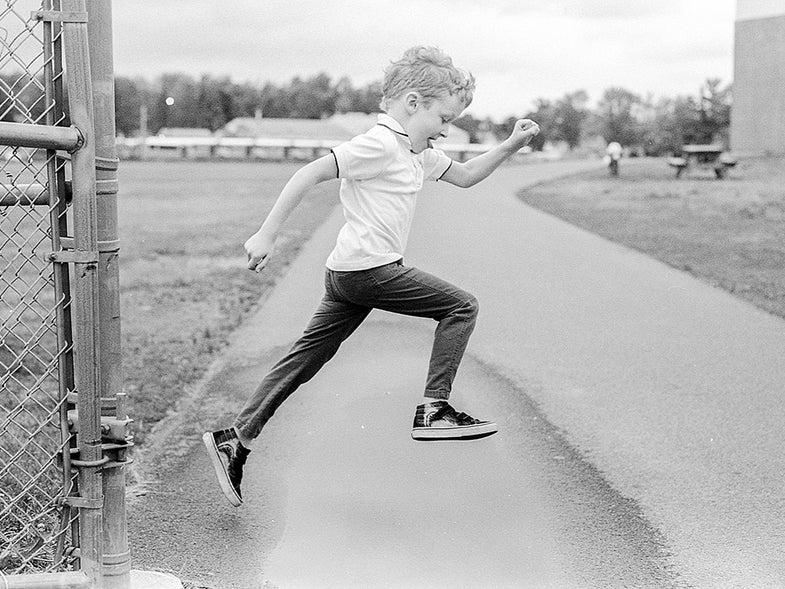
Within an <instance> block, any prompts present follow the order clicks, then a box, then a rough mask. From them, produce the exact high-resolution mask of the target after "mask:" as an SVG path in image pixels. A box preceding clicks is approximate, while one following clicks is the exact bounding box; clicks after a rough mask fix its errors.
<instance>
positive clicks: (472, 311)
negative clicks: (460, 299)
mask: <svg viewBox="0 0 785 589" xmlns="http://www.w3.org/2000/svg"><path fill="white" fill-rule="evenodd" d="M461 310H462V311H463V312H464V313H466V314H467V315H469V316H470V317H472V318H475V317H477V315H478V314H479V312H480V301H478V300H477V297H475V296H474V295H472V294H469V293H468V292H467V293H466V299H465V300H464V303H463V306H462V307H461Z"/></svg>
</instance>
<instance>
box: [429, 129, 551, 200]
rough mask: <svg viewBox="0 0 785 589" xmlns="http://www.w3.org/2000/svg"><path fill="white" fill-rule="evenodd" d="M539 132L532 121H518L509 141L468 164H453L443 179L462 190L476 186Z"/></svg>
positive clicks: (506, 140)
mask: <svg viewBox="0 0 785 589" xmlns="http://www.w3.org/2000/svg"><path fill="white" fill-rule="evenodd" d="M539 132H540V126H539V125H538V124H537V123H535V122H534V121H532V120H530V119H521V120H519V121H516V123H515V126H514V127H513V130H512V133H510V136H509V137H508V138H507V139H505V140H504V141H503V142H501V143H500V144H499V145H497V146H495V147H494V148H492V149H491V150H489V151H486V152H485V153H483V154H482V155H478V156H477V157H474V158H472V159H470V160H469V161H467V162H464V163H459V162H453V164H452V166H450V168H449V169H448V170H447V171H446V172H445V173H444V176H442V178H441V179H442V180H444V181H445V182H449V183H450V184H455V185H456V186H460V187H462V188H468V187H469V186H474V185H475V184H477V183H478V182H479V181H480V180H484V179H485V178H487V177H488V176H490V175H491V173H492V172H493V171H494V170H495V169H496V168H498V167H499V166H500V165H501V164H502V162H504V160H506V159H507V158H509V157H510V156H511V155H513V154H515V153H516V152H517V151H518V150H519V149H521V148H522V147H523V146H524V145H526V144H527V143H529V141H531V138H532V137H534V136H535V135H537V133H539Z"/></svg>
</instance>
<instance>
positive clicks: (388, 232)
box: [327, 114, 452, 271]
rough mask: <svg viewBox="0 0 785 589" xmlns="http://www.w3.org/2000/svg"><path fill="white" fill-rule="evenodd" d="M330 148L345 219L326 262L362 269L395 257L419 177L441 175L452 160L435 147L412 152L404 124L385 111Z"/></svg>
mask: <svg viewBox="0 0 785 589" xmlns="http://www.w3.org/2000/svg"><path fill="white" fill-rule="evenodd" d="M332 152H333V155H334V156H335V162H336V164H337V166H338V177H339V178H341V179H342V180H341V192H340V196H341V204H342V206H343V214H344V218H345V219H346V223H345V224H344V226H343V228H342V229H341V231H340V233H339V234H338V239H337V242H336V244H335V249H333V251H332V253H331V254H330V257H329V258H328V259H327V267H328V268H330V269H331V270H336V271H354V270H367V269H368V268H375V267H377V266H382V265H384V264H389V263H391V262H395V261H397V260H400V259H401V258H403V252H404V250H405V249H406V242H407V240H408V239H409V229H410V228H411V224H412V219H413V217H414V209H415V206H416V204H417V193H418V192H419V191H420V189H421V188H422V185H423V181H424V180H438V179H439V178H441V177H442V176H443V175H444V173H445V172H446V171H447V170H448V169H449V167H450V166H451V165H452V160H451V159H450V158H449V157H448V156H447V155H445V153H444V152H443V151H441V150H439V149H432V148H429V149H426V150H425V151H423V152H421V153H413V152H412V145H411V142H410V141H409V136H408V135H407V134H406V132H405V131H404V130H403V127H401V125H400V123H398V121H396V120H395V119H394V118H392V117H391V116H389V115H386V114H380V115H379V119H378V122H377V124H376V126H374V127H373V128H372V129H370V130H368V131H367V132H366V133H363V134H362V135H358V136H357V137H355V138H354V139H352V140H350V141H347V142H346V143H342V144H341V145H338V146H337V147H335V148H334V149H333V150H332Z"/></svg>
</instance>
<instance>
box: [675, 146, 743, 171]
mask: <svg viewBox="0 0 785 589" xmlns="http://www.w3.org/2000/svg"><path fill="white" fill-rule="evenodd" d="M668 165H669V166H671V167H673V168H676V177H677V178H678V177H680V176H681V175H682V173H683V172H684V170H686V169H688V168H697V169H713V170H714V174H715V175H716V176H717V178H718V179H722V178H724V177H725V172H727V171H728V169H729V168H732V167H733V166H735V165H736V159H735V158H733V157H732V156H731V155H730V154H729V153H727V152H726V151H725V148H724V147H722V146H721V145H683V146H682V148H681V156H680V157H671V158H668Z"/></svg>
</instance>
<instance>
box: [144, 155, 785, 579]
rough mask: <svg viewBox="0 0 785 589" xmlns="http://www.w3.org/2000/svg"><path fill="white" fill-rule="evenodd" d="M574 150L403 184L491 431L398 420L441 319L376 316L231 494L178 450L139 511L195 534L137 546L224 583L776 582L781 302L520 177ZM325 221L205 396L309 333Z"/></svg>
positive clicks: (468, 384) (409, 410)
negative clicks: (760, 299)
mask: <svg viewBox="0 0 785 589" xmlns="http://www.w3.org/2000/svg"><path fill="white" fill-rule="evenodd" d="M565 165H573V166H576V167H579V166H586V165H587V164H586V163H581V162H576V163H573V164H569V163H568V164H564V163H562V164H558V165H555V166H552V165H546V164H543V165H538V166H533V165H532V166H507V167H504V168H502V169H501V170H499V171H498V172H497V174H496V175H495V176H493V177H492V179H491V180H489V181H487V182H486V183H482V184H480V185H478V186H477V187H475V188H473V189H471V190H459V189H456V188H454V187H451V186H449V185H445V184H441V183H439V184H436V185H435V186H430V187H429V188H428V189H427V190H425V191H424V192H423V194H422V196H421V199H420V203H419V205H418V206H419V209H418V216H417V218H416V221H415V226H414V228H413V232H412V238H411V243H410V249H409V251H408V253H407V260H406V262H407V263H408V264H412V265H416V266H419V267H421V268H423V269H425V270H428V271H431V272H433V273H435V274H437V275H439V276H441V277H443V278H445V279H447V280H450V281H453V282H455V283H456V284H459V285H460V286H462V287H464V288H466V289H467V290H469V291H471V292H473V293H474V294H476V295H477V296H478V298H479V300H480V303H481V312H480V321H479V323H478V327H477V330H476V331H475V334H474V336H473V338H472V342H471V344H470V348H469V355H468V357H467V360H466V362H465V365H464V366H462V368H461V371H460V373H459V377H458V380H457V381H456V390H455V394H454V399H455V404H456V406H459V408H461V409H465V410H467V411H469V412H471V413H474V414H477V415H478V416H481V417H491V418H495V419H497V420H498V421H499V424H500V426H501V431H500V433H499V434H497V435H496V436H493V437H491V438H487V439H485V440H480V441H476V442H470V443H443V444H440V443H436V444H424V443H415V442H412V441H411V440H410V439H409V427H410V422H411V418H412V414H413V408H414V404H416V403H417V402H418V401H419V398H418V396H419V391H420V390H421V389H422V386H423V383H424V378H425V370H426V367H427V356H428V352H429V347H430V330H432V324H429V322H428V321H427V320H415V319H409V318H399V317H397V316H393V315H389V314H384V313H378V312H374V313H373V314H372V315H371V317H370V318H369V319H368V321H367V324H365V325H363V326H362V327H361V328H360V330H358V332H357V333H356V334H355V335H353V336H352V338H351V339H350V340H349V341H348V342H347V343H346V344H345V345H344V347H343V348H342V349H341V351H340V352H339V354H338V356H337V357H336V358H335V359H334V360H333V361H331V362H330V363H329V364H328V365H327V367H325V369H324V370H323V372H321V373H320V374H319V375H317V377H316V378H315V379H314V380H313V381H311V383H308V384H307V385H306V386H305V387H303V389H301V390H300V391H298V393H297V394H295V395H294V396H293V397H292V398H291V399H290V400H289V401H287V403H285V404H284V406H283V407H282V408H281V409H280V410H279V412H278V414H277V415H276V416H275V418H274V419H273V420H272V421H271V422H270V424H269V425H268V427H267V428H266V429H265V432H264V433H263V435H262V436H261V438H260V439H259V440H258V444H257V447H256V448H255V450H254V453H253V454H252V455H251V459H250V462H249V467H248V474H247V479H246V481H245V484H244V489H245V493H246V505H245V506H243V507H242V508H241V509H240V510H232V509H231V508H229V507H228V506H227V507H224V506H223V505H221V506H220V507H219V508H218V509H217V510H216V509H215V508H211V507H209V506H208V507H205V505H204V503H203V499H204V497H205V496H207V497H208V498H209V499H216V498H217V491H216V488H215V485H214V482H213V481H212V475H211V473H210V471H209V466H208V463H207V459H206V458H205V457H204V456H203V455H202V454H201V453H200V451H194V450H193V448H188V447H186V448H184V449H183V453H184V454H185V455H186V459H185V460H186V467H185V468H184V469H183V471H182V475H181V476H182V479H180V478H177V484H178V485H179V488H178V489H177V492H175V491H173V490H172V489H171V488H169V490H168V491H160V492H159V493H157V494H155V496H154V497H151V498H150V499H149V501H148V502H147V503H146V505H148V506H149V513H148V514H146V515H144V514H140V515H139V516H137V519H135V520H134V521H132V530H131V531H132V532H133V531H134V530H133V526H136V528H137V530H139V531H141V530H146V529H151V528H154V527H158V528H162V527H165V528H166V529H168V530H169V536H168V538H169V540H170V541H171V543H172V545H177V546H180V544H179V543H181V542H183V541H185V542H186V544H187V543H188V542H190V543H192V544H193V545H194V549H192V550H190V551H189V550H187V549H185V550H184V549H182V548H180V549H178V551H177V554H169V553H167V549H166V547H165V546H160V545H159V546H158V547H157V548H155V549H154V550H153V549H152V548H151V547H149V546H141V545H140V546H138V547H137V548H136V553H137V554H139V555H141V558H142V560H144V561H145V564H147V563H153V564H154V561H155V558H156V557H158V558H159V559H163V560H166V561H167V563H168V565H167V566H168V567H169V568H170V569H174V570H175V571H176V570H177V568H178V567H181V568H182V570H184V571H189V572H190V574H191V575H195V576H197V577H198V578H199V579H200V580H204V579H209V580H211V584H210V585H209V586H211V587H217V588H220V587H261V586H266V587H280V588H281V589H288V588H296V587H456V586H460V587H491V586H492V587H526V586H531V587H565V588H568V587H619V586H634V587H639V586H647V587H655V586H656V587H671V586H694V587H717V586H744V587H776V586H781V585H783V584H785V576H783V573H782V571H785V557H784V556H783V555H782V552H781V545H782V541H783V539H785V519H783V518H782V514H783V513H785V511H783V496H785V494H783V484H782V482H781V480H782V479H781V472H783V467H784V466H785V449H784V448H783V446H782V444H781V442H780V438H781V435H780V430H781V424H782V423H783V417H785V415H784V413H785V410H784V409H783V405H782V403H781V400H780V398H779V397H780V393H781V391H782V383H784V382H785V363H783V362H782V360H781V359H782V356H783V352H784V351H785V329H784V328H785V323H783V321H781V320H779V319H776V318H774V317H772V316H770V315H767V314H765V313H763V312H761V311H758V310H757V309H755V308H753V307H752V306H750V305H749V304H747V303H744V302H741V301H739V300H737V299H735V298H733V297H731V296H730V295H727V294H725V293H723V292H721V291H718V290H716V289H713V288H711V287H709V286H707V285H704V284H702V283H700V282H698V281H696V280H694V279H692V278H691V277H689V276H687V275H685V274H683V273H680V272H677V271H675V270H672V269H670V268H668V267H666V266H664V265H662V264H659V263H657V262H655V261H653V260H651V259H649V258H647V257H645V256H643V255H641V254H639V253H636V252H633V251H630V250H627V249H625V248H622V247H619V246H617V245H614V244H612V243H609V242H607V241H605V240H603V239H600V238H598V237H596V236H593V235H591V234H588V233H586V232H583V231H581V230H579V229H576V228H574V227H572V226H569V225H567V224H565V223H563V222H561V221H559V220H557V219H554V218H552V217H550V216H548V215H545V214H542V213H540V212H538V211H535V210H533V209H531V208H529V207H526V206H525V205H523V204H522V203H521V202H520V201H519V200H518V199H516V198H515V196H514V193H515V191H516V190H517V189H518V188H519V187H521V186H524V185H526V184H528V183H533V182H537V181H540V180H544V179H547V178H548V177H550V176H552V175H554V174H556V173H562V172H563V171H564V168H563V166H565ZM588 165H592V164H588ZM593 165H596V164H593ZM340 222H341V220H340V216H339V215H336V216H334V217H333V218H331V219H330V220H329V221H328V222H327V223H326V224H325V225H324V226H323V227H322V228H321V229H320V230H319V231H318V232H317V233H316V234H315V235H314V237H313V238H312V239H311V241H310V242H309V243H308V244H307V246H306V247H305V248H304V250H303V252H302V254H301V256H300V257H299V258H298V259H297V261H296V262H295V263H294V264H293V266H292V268H291V270H290V272H289V273H288V275H287V276H286V277H285V278H284V279H283V280H282V281H281V283H280V284H279V286H278V287H276V289H275V290H274V291H273V292H272V294H271V295H270V297H269V299H268V300H267V301H265V303H264V305H263V306H262V307H261V309H260V311H259V312H258V313H257V314H256V315H255V316H254V317H253V318H252V319H251V320H250V321H249V322H248V323H247V324H246V325H244V326H243V327H242V328H241V330H239V331H238V333H237V334H236V337H235V338H234V341H233V344H232V346H231V347H230V349H229V353H228V354H227V355H226V356H225V357H224V358H223V359H222V361H221V362H220V363H219V364H218V365H216V367H215V368H214V371H213V375H212V378H211V379H210V380H209V381H208V382H207V383H206V387H205V389H206V391H207V392H206V393H205V395H204V396H203V397H202V398H200V406H199V408H198V409H199V412H198V413H200V414H201V415H207V416H212V415H214V414H223V415H225V416H227V417H228V416H230V415H231V414H232V413H233V412H234V411H236V409H237V407H238V405H239V403H241V402H242V400H243V399H244V397H245V396H246V395H247V394H248V392H249V391H250V390H251V388H252V387H253V386H255V384H256V382H257V381H258V379H259V378H260V377H261V375H262V374H263V373H264V370H265V369H266V367H267V366H269V364H270V363H271V362H272V361H274V360H275V359H277V357H278V356H279V355H280V354H281V353H282V352H283V351H284V350H285V349H286V348H287V347H288V346H289V345H290V344H291V342H292V341H293V339H294V338H296V337H297V336H298V335H299V333H300V331H301V330H302V327H303V326H304V325H305V322H306V321H307V320H308V318H309V317H310V314H311V313H312V311H313V309H314V308H315V306H316V304H317V303H318V300H319V298H320V296H321V292H322V288H321V281H322V274H323V270H322V268H323V262H324V259H325V258H326V256H327V253H328V252H329V250H330V249H331V245H332V242H333V240H334V237H335V233H336V232H337V228H338V227H339V226H340ZM204 422H205V424H206V423H207V422H208V419H207V418H206V417H205V418H204ZM190 425H191V426H192V431H191V432H188V433H189V434H193V435H195V434H197V433H198V430H199V428H200V427H201V426H202V425H204V424H203V423H198V422H197V423H193V424H190ZM193 435H192V436H191V437H193ZM164 486H165V485H164ZM200 513H201V515H199V514H200ZM133 537H134V536H133V534H132V538H133ZM186 539H190V540H186ZM197 546H198V549H197V548H196V547H197ZM207 547H209V549H208V548H207ZM178 559H179V560H178ZM178 563H179V564H178ZM137 566H139V565H137ZM264 583H267V584H266V585H264Z"/></svg>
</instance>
